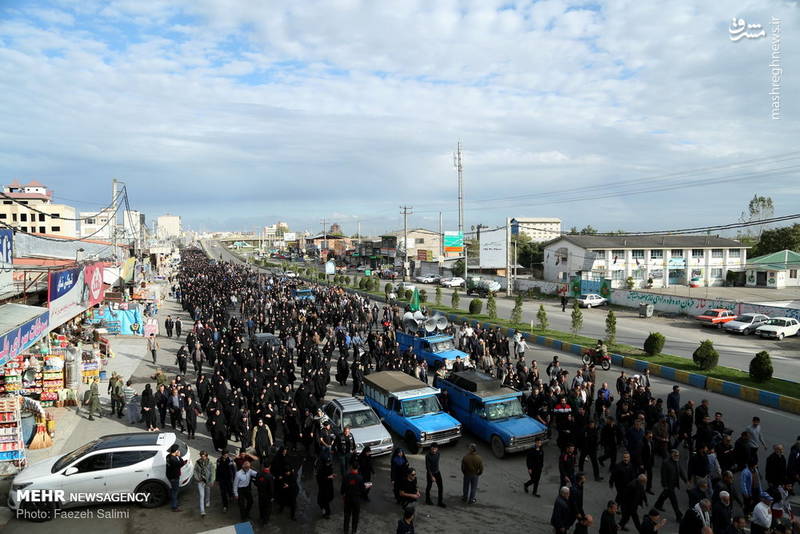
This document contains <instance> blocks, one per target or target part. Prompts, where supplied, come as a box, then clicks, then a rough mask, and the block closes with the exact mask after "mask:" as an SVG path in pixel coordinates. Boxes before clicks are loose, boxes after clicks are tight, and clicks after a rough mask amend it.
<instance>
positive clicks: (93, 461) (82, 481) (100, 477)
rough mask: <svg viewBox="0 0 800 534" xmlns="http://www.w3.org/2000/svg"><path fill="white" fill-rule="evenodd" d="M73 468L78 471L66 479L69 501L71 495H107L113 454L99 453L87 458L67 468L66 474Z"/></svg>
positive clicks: (65, 485) (65, 487)
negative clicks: (107, 480) (107, 479)
mask: <svg viewBox="0 0 800 534" xmlns="http://www.w3.org/2000/svg"><path fill="white" fill-rule="evenodd" d="M72 468H76V469H77V471H76V472H74V473H72V474H70V475H66V476H65V478H64V489H65V490H66V491H67V497H66V498H67V500H69V494H70V493H105V492H106V484H105V477H106V475H107V474H108V470H109V469H110V468H111V453H110V452H98V453H95V454H92V455H90V456H85V457H83V458H81V459H80V460H78V461H77V462H75V463H74V464H72V465H71V466H69V467H67V469H66V470H65V472H68V471H71V469H72Z"/></svg>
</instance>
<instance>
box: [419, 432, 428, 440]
mask: <svg viewBox="0 0 800 534" xmlns="http://www.w3.org/2000/svg"><path fill="white" fill-rule="evenodd" d="M427 438H428V434H427V433H426V432H420V433H419V439H420V440H421V441H425V440H426V439H427Z"/></svg>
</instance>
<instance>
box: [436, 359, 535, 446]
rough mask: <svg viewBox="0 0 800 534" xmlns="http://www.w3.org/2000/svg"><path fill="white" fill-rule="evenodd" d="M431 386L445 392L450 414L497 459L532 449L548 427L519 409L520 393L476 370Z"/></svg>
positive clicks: (438, 379) (456, 374)
mask: <svg viewBox="0 0 800 534" xmlns="http://www.w3.org/2000/svg"><path fill="white" fill-rule="evenodd" d="M434 385H435V386H436V387H438V388H440V389H441V390H442V391H447V393H448V395H449V397H450V411H451V412H452V413H453V415H455V417H456V419H458V420H459V421H461V423H462V424H463V425H464V428H466V429H467V430H469V431H470V432H472V433H473V434H475V435H476V436H478V437H479V438H481V439H482V440H483V441H486V442H488V443H490V444H491V446H492V452H493V453H494V455H495V456H497V457H498V458H502V457H504V456H505V455H506V454H508V453H513V452H518V451H523V450H526V449H530V448H531V447H533V440H534V439H536V436H542V435H544V434H546V433H547V427H545V426H544V425H543V424H541V423H540V422H539V421H537V420H536V419H533V418H532V417H528V416H527V415H525V412H524V411H523V410H522V404H521V403H520V397H522V392H520V391H517V390H515V389H512V388H510V387H506V386H503V385H502V384H500V381H499V380H497V379H495V378H492V377H491V376H489V375H487V374H484V373H480V372H477V371H472V370H470V371H462V372H459V373H450V375H449V376H447V378H438V377H437V378H436V379H434Z"/></svg>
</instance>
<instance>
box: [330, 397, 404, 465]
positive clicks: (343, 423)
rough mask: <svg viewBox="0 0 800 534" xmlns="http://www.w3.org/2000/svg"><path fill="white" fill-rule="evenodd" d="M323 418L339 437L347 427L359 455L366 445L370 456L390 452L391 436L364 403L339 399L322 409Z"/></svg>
mask: <svg viewBox="0 0 800 534" xmlns="http://www.w3.org/2000/svg"><path fill="white" fill-rule="evenodd" d="M322 412H323V413H324V414H325V417H326V418H327V419H328V420H329V421H330V422H331V425H332V426H333V431H334V432H335V433H336V434H337V435H339V434H341V433H342V432H343V431H344V428H345V427H349V428H350V431H351V432H352V433H353V438H354V439H355V442H356V452H357V453H359V454H360V453H361V451H362V450H364V447H365V446H366V445H369V448H370V450H371V452H372V456H380V455H382V454H389V453H390V452H392V448H393V447H394V445H393V444H392V436H391V434H389V431H388V430H386V427H384V426H383V424H382V423H381V420H380V418H379V417H378V416H377V415H376V414H375V412H374V411H373V410H372V408H370V407H369V405H368V404H366V403H364V401H362V400H360V399H357V398H355V397H339V398H337V399H333V400H332V401H330V402H327V403H325V404H324V405H323V407H322Z"/></svg>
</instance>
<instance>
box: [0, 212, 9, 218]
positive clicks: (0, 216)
mask: <svg viewBox="0 0 800 534" xmlns="http://www.w3.org/2000/svg"><path fill="white" fill-rule="evenodd" d="M6 217H8V215H6V214H5V213H0V219H5V218H6Z"/></svg>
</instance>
